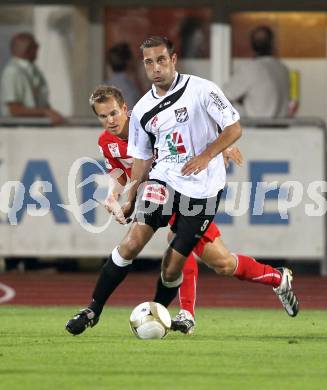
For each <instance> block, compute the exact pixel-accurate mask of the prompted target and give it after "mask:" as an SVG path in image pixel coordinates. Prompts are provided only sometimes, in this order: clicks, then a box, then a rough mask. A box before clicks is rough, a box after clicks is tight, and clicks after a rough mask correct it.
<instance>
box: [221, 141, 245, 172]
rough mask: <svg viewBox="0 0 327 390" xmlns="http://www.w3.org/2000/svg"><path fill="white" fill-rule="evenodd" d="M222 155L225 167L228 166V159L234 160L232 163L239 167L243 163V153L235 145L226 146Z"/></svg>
mask: <svg viewBox="0 0 327 390" xmlns="http://www.w3.org/2000/svg"><path fill="white" fill-rule="evenodd" d="M223 156H224V162H225V166H226V168H227V167H228V165H229V162H230V161H234V163H235V164H236V165H238V166H239V167H241V166H242V165H243V155H242V153H241V151H240V149H239V148H238V147H237V146H235V145H233V146H231V147H230V148H227V149H226V150H225V151H224V152H223Z"/></svg>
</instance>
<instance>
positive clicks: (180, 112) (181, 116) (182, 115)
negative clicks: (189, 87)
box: [175, 107, 188, 123]
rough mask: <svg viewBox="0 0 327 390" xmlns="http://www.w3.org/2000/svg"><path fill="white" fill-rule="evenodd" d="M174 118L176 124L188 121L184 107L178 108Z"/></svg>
mask: <svg viewBox="0 0 327 390" xmlns="http://www.w3.org/2000/svg"><path fill="white" fill-rule="evenodd" d="M175 116H176V120H177V122H179V123H183V122H186V121H187V120H188V112H187V109H186V107H183V108H178V109H177V110H175Z"/></svg>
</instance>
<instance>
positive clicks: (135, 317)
mask: <svg viewBox="0 0 327 390" xmlns="http://www.w3.org/2000/svg"><path fill="white" fill-rule="evenodd" d="M129 324H130V327H131V329H132V332H133V333H134V334H135V336H136V337H137V338H139V339H143V340H146V339H162V338H163V337H165V336H166V335H167V333H168V331H169V329H170V326H171V318H170V314H169V311H168V310H167V309H166V308H165V307H164V306H163V305H161V304H160V303H157V302H143V303H141V304H140V305H138V306H136V307H135V308H134V309H133V311H132V313H131V316H130V319H129Z"/></svg>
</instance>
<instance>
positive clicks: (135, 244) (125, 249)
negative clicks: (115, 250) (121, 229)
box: [119, 237, 143, 259]
mask: <svg viewBox="0 0 327 390" xmlns="http://www.w3.org/2000/svg"><path fill="white" fill-rule="evenodd" d="M142 248H143V244H142V243H141V242H140V240H139V239H138V238H135V237H128V238H126V239H125V240H124V241H123V242H122V243H121V244H120V245H119V251H120V252H121V253H123V254H124V255H123V257H125V258H127V259H134V258H135V257H136V256H137V255H138V254H139V253H140V251H141V250H142Z"/></svg>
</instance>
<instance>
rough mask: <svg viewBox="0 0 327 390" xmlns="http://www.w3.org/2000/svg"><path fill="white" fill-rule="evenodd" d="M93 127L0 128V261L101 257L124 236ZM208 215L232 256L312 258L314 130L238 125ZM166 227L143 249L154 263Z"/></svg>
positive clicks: (317, 162)
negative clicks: (238, 153) (215, 209)
mask: <svg viewBox="0 0 327 390" xmlns="http://www.w3.org/2000/svg"><path fill="white" fill-rule="evenodd" d="M100 131H101V130H99V129H97V128H90V129H85V128H60V129H53V128H35V129H34V128H29V129H22V128H21V129H20V128H18V129H17V128H6V129H5V128H2V129H0V187H1V188H0V190H1V193H0V255H2V256H63V257H64V256H76V257H77V256H78V257H81V256H87V257H89V256H106V255H107V254H108V253H109V252H110V251H111V250H112V249H113V248H114V247H115V246H116V245H117V244H118V243H119V241H120V240H121V239H122V237H123V236H124V235H125V234H126V232H127V230H128V227H126V226H121V225H119V224H118V223H116V222H115V221H114V220H113V219H112V218H111V217H110V216H109V215H108V213H107V212H106V210H105V209H104V208H103V206H102V205H101V204H100V203H99V201H100V202H101V199H103V198H104V197H105V195H106V192H107V180H108V179H107V176H106V175H105V170H104V168H103V167H102V166H101V163H102V161H101V158H100V154H99V153H98V147H97V139H98V135H99V133H100ZM238 146H239V147H240V149H241V150H242V153H243V155H244V157H245V161H244V164H243V167H241V168H238V167H235V166H234V165H233V164H231V165H230V167H229V169H228V172H229V173H228V182H229V184H228V186H227V188H226V189H225V192H224V199H223V200H222V202H221V207H220V210H221V211H220V212H219V214H218V215H217V216H216V219H215V220H216V222H217V223H218V225H219V227H220V230H221V232H222V236H223V240H224V242H225V243H226V244H227V245H228V247H229V249H230V250H231V251H233V252H241V253H247V254H249V255H253V256H256V257H258V258H260V257H264V258H272V259H274V258H289V259H296V260H299V259H308V258H312V259H318V258H322V257H324V249H325V212H326V201H325V192H326V190H327V188H326V185H325V178H324V166H325V165H324V164H325V162H324V135H323V131H322V130H320V129H318V128H316V127H311V128H310V127H298V128H291V129H286V130H281V129H273V128H272V129H255V130H254V129H244V133H243V137H242V139H241V140H240V141H239V143H238ZM166 236H167V229H161V230H160V231H159V232H157V233H156V235H155V237H154V238H153V239H152V240H151V241H150V243H148V245H147V246H146V247H145V249H144V250H143V252H142V256H144V257H150V256H151V257H161V256H162V254H163V252H164V250H165V247H166V245H167V244H166V242H167V239H166Z"/></svg>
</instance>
